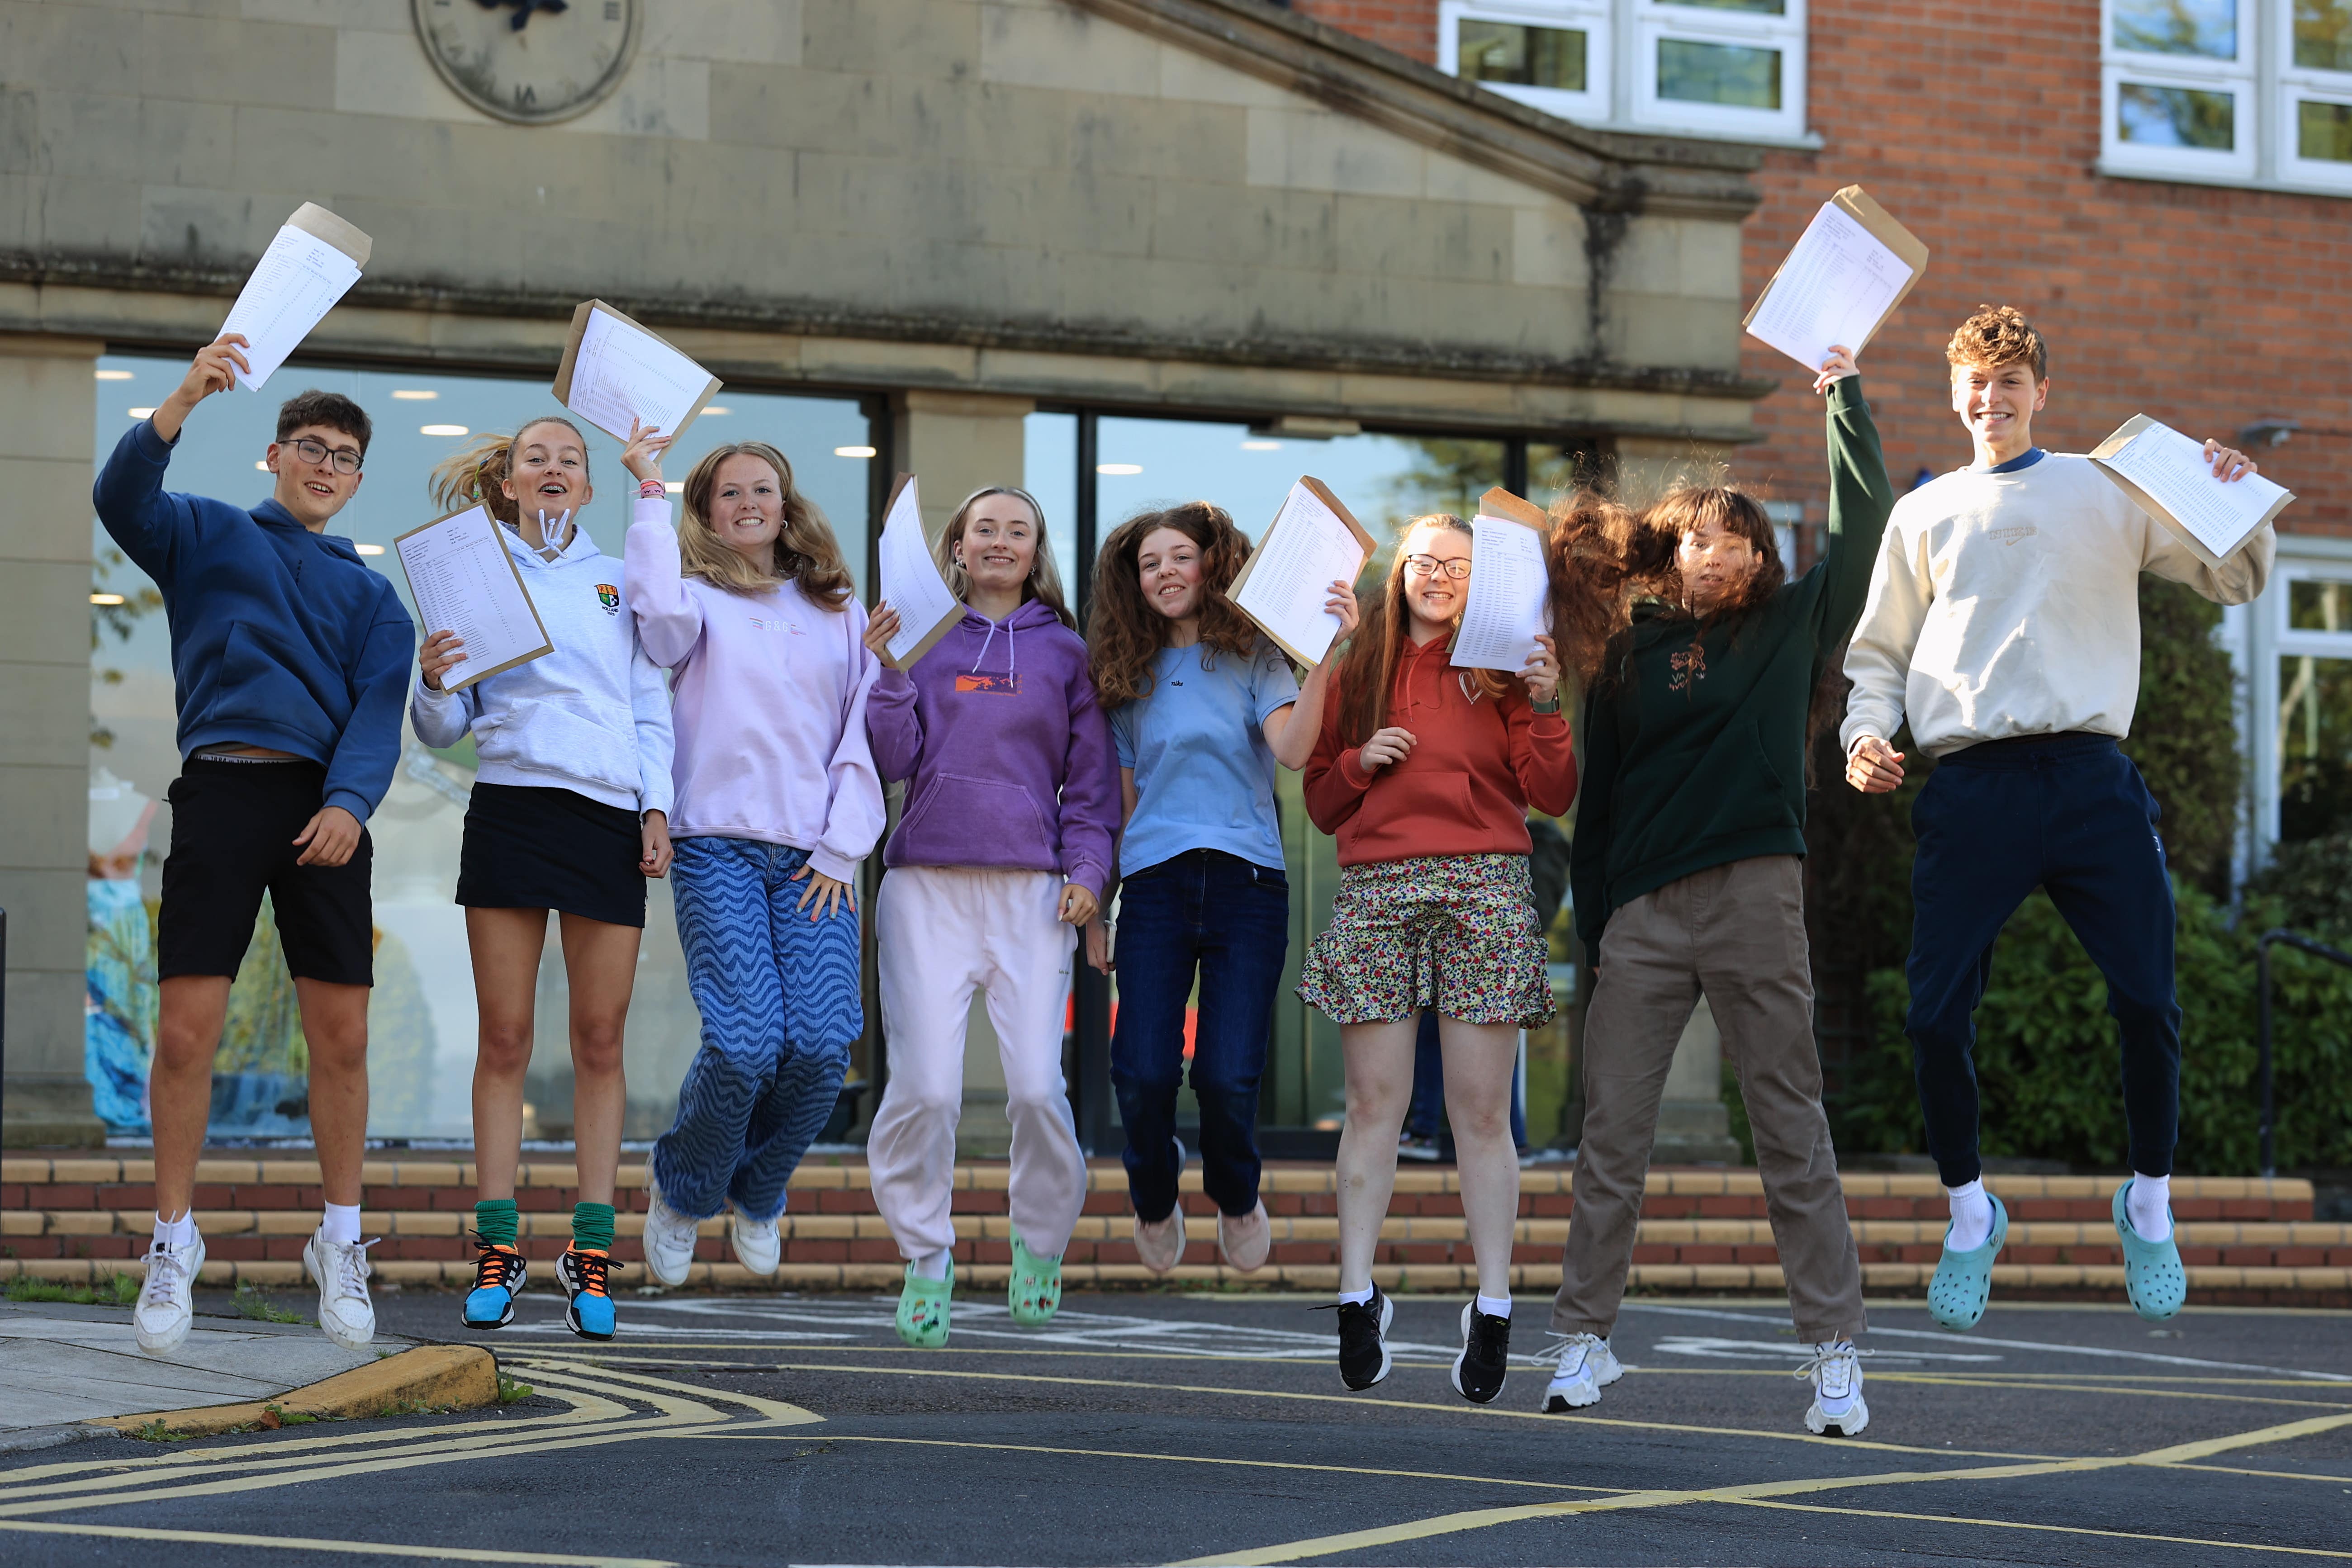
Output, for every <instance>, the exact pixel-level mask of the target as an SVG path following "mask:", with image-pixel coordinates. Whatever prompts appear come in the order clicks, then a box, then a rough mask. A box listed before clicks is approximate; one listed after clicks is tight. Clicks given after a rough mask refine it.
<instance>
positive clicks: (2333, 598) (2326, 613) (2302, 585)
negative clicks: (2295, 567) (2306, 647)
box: [2286, 577, 2352, 632]
mask: <svg viewBox="0 0 2352 1568" xmlns="http://www.w3.org/2000/svg"><path fill="white" fill-rule="evenodd" d="M2286 624H2287V625H2288V626H2291V627H2293V628H2294V630H2296V631H2299V632H2352V583H2331V582H2328V581H2326V580H2325V579H2323V578H2318V577H2297V578H2295V579H2294V580H2293V581H2291V582H2289V583H2288V584H2287V592H2286Z"/></svg>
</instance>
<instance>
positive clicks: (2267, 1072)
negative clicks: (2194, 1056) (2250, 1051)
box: [2254, 926, 2352, 1177]
mask: <svg viewBox="0 0 2352 1568" xmlns="http://www.w3.org/2000/svg"><path fill="white" fill-rule="evenodd" d="M2273 942H2284V943H2286V944H2287V946H2289V947H2294V948H2301V949H2302V950H2303V951H2304V952H2308V953H2311V954H2313V955H2314V956H2315V957H2319V958H2324V959H2326V960H2327V961H2328V962H2330V963H2340V964H2342V965H2343V966H2344V967H2345V968H2347V969H2352V952H2345V951H2344V950H2343V949H2342V948H2339V947H2330V946H2328V945H2327V944H2326V942H2319V941H2315V939H2313V938H2311V937H2307V936H2305V935H2304V934H2303V933H2302V932H2301V931H2289V930H2287V929H2286V928H2285V927H2284V926H2279V927H2277V928H2275V929H2273V930H2271V931H2264V932H2263V934H2262V938H2261V940H2259V941H2258V942H2255V943H2254V972H2255V977H2256V984H2258V985H2259V986H2260V987H2261V990H2262V1011H2261V1012H2260V1014H2259V1015H2257V1017H2258V1023H2257V1026H2256V1033H2255V1045H2256V1048H2257V1051H2258V1053H2259V1059H2260V1063H2261V1066H2260V1072H2261V1075H2262V1086H2263V1175H2264V1176H2265V1177H2270V1176H2275V1175H2277V1174H2278V1158H2277V1153H2276V1151H2275V1150H2274V1148H2273V1132H2274V1130H2275V1127H2276V1120H2275V1116H2274V1113H2273V1109H2272V1105H2271V944H2272V943H2273Z"/></svg>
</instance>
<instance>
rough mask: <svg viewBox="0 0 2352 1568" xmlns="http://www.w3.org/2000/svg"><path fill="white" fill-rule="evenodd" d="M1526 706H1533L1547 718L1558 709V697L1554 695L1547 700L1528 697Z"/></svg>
mask: <svg viewBox="0 0 2352 1568" xmlns="http://www.w3.org/2000/svg"><path fill="white" fill-rule="evenodd" d="M1528 706H1529V707H1530V708H1533V709H1534V710H1536V711H1537V712H1538V713H1540V714H1542V715H1543V716H1544V717H1545V718H1547V719H1549V717H1551V716H1552V715H1553V714H1555V713H1557V712H1559V698H1558V697H1554V698H1553V699H1552V700H1550V701H1549V702H1538V701H1536V700H1534V699H1533V698H1529V699H1528Z"/></svg>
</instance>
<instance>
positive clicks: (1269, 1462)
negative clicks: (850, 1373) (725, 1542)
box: [693, 1430, 1620, 1492]
mask: <svg viewBox="0 0 2352 1568" xmlns="http://www.w3.org/2000/svg"><path fill="white" fill-rule="evenodd" d="M693 1435H694V1436H696V1437H698V1438H706V1439H709V1441H711V1442H720V1441H723V1440H727V1439H732V1438H751V1439H757V1440H762V1441H767V1442H772V1443H818V1442H823V1443H903V1444H906V1445H908V1446H909V1447H919V1448H983V1449H988V1450H990V1451H992V1452H998V1451H1001V1452H1005V1453H1015V1454H1063V1455H1068V1456H1072V1457H1075V1458H1087V1459H1145V1460H1158V1461H1165V1462H1167V1463H1169V1464H1174V1465H1232V1466H1234V1467H1237V1468H1242V1469H1249V1470H1317V1471H1321V1472H1323V1473H1325V1474H1328V1475H1341V1476H1388V1477H1391V1478H1399V1479H1405V1480H1415V1481H1469V1482H1474V1483H1475V1484H1476V1485H1479V1486H1482V1487H1535V1488H1538V1489H1542V1490H1544V1491H1555V1492H1615V1491H1618V1490H1620V1488H1617V1487H1584V1486H1577V1485H1575V1484H1573V1483H1572V1482H1569V1481H1520V1480H1512V1479H1508V1478H1507V1477H1503V1476H1457V1475H1454V1474H1451V1473H1449V1472H1447V1471H1444V1470H1381V1469H1373V1468H1370V1467H1367V1466H1363V1465H1308V1464H1302V1463H1299V1462H1297V1461H1296V1460H1290V1459H1221V1458H1213V1457H1210V1456H1206V1455H1201V1454H1133V1453H1128V1452H1125V1451H1123V1450H1121V1449H1118V1448H1049V1447H1044V1446H1042V1445H1039V1444H1035V1443H959V1442H952V1441H950V1440H949V1439H947V1438H944V1437H853V1436H844V1435H842V1434H840V1433H838V1432H828V1433H825V1434H824V1436H817V1435H816V1434H814V1433H811V1434H809V1435H808V1436H801V1435H799V1434H797V1433H791V1432H738V1431H733V1430H721V1431H715V1432H697V1433H695V1434H693Z"/></svg>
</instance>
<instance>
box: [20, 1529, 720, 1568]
mask: <svg viewBox="0 0 2352 1568" xmlns="http://www.w3.org/2000/svg"><path fill="white" fill-rule="evenodd" d="M0 1530H17V1531H26V1532H28V1533H37V1534H41V1535H93V1536H100V1537H103V1538H105V1539H107V1540H110V1541H168V1542H175V1543H181V1544H185V1545H190V1546H276V1547H282V1548H285V1549H287V1550H289V1551H294V1552H337V1553H340V1554H341V1555H343V1556H346V1557H350V1556H355V1555H359V1554H362V1553H370V1554H374V1555H380V1556H384V1557H425V1558H430V1559H432V1560H434V1561H435V1562H440V1563H546V1564H551V1565H552V1568H678V1564H677V1563H674V1562H672V1561H671V1560H670V1559H668V1558H667V1557H575V1556H572V1555H569V1554H568V1553H565V1552H493V1551H490V1550H489V1549H488V1548H485V1547H470V1546H401V1545H395V1544H394V1543H393V1542H385V1541H321V1540H320V1539H318V1538H316V1537H314V1536H307V1535H232V1534H229V1533H227V1532H226V1531H217V1530H141V1529H137V1528H134V1527H132V1526H131V1525H127V1524H40V1523H35V1522H33V1521H28V1520H0Z"/></svg>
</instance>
